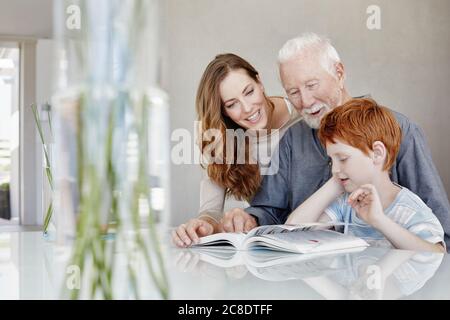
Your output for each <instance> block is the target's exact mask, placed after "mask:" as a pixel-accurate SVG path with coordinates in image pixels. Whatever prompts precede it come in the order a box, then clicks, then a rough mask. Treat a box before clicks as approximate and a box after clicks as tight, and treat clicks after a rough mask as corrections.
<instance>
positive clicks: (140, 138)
mask: <svg viewBox="0 0 450 320" xmlns="http://www.w3.org/2000/svg"><path fill="white" fill-rule="evenodd" d="M54 6H55V7H54V23H55V26H54V30H55V38H56V40H57V46H56V57H57V66H56V68H55V70H56V76H55V79H56V82H55V92H56V94H55V95H54V96H53V99H52V105H53V106H54V111H55V116H54V122H55V125H54V130H55V150H54V155H55V161H54V162H55V164H54V179H55V188H56V190H55V195H54V205H55V216H56V240H57V243H58V244H61V245H70V244H71V243H72V240H75V241H74V243H73V254H72V261H71V266H74V267H75V269H74V270H78V269H76V268H79V270H80V275H81V279H75V280H74V281H75V282H74V283H75V285H74V286H71V285H69V282H70V281H69V280H70V279H68V282H66V283H65V284H64V289H69V290H67V292H68V293H69V294H70V296H71V297H72V298H84V297H87V296H90V297H91V298H106V299H110V298H114V297H115V295H114V290H113V286H114V283H113V282H114V279H115V272H116V269H115V268H114V265H115V262H116V260H117V259H116V253H117V252H121V253H123V255H125V256H126V257H127V263H126V266H127V272H128V275H129V282H130V287H132V288H133V293H134V296H135V297H136V298H139V288H138V287H139V285H138V281H137V279H136V276H137V270H136V268H137V267H136V263H135V260H136V259H134V258H133V257H134V256H136V255H140V256H142V259H143V261H144V262H145V265H146V267H147V270H148V272H149V273H150V275H151V278H152V280H153V281H154V283H155V285H156V288H157V289H158V290H157V291H158V292H159V294H160V297H162V298H167V297H168V284H167V279H166V275H165V268H164V263H163V258H162V256H161V252H160V246H159V240H158V239H159V237H158V235H157V230H156V228H155V224H156V223H157V222H158V221H163V220H165V217H167V214H168V212H167V210H168V207H167V205H168V203H169V202H168V201H167V195H168V168H169V165H168V164H169V162H168V152H169V150H168V146H169V143H168V97H167V95H166V94H165V93H164V92H163V91H162V90H161V89H160V88H159V87H158V86H157V78H158V65H159V58H160V56H159V53H160V50H159V46H158V34H159V30H158V27H159V20H158V19H159V16H160V15H159V2H158V1H157V0H125V1H124V0H96V1H89V0H79V1H55V2H54ZM143 222H144V223H143ZM117 272H118V271H117ZM88 274H89V276H88ZM87 277H89V278H87ZM86 279H88V280H86ZM72 280H73V279H72ZM77 280H79V281H78V282H77ZM77 283H78V284H81V288H79V287H80V286H79V285H78V286H77V285H76V284H77ZM65 291H66V290H65Z"/></svg>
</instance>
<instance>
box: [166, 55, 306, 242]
mask: <svg viewBox="0 0 450 320" xmlns="http://www.w3.org/2000/svg"><path fill="white" fill-rule="evenodd" d="M196 109H197V114H198V120H199V122H200V128H199V137H200V138H201V140H203V141H201V142H199V147H200V149H201V152H202V156H203V158H206V159H208V161H209V164H208V165H206V166H204V168H206V174H207V176H205V177H204V178H203V180H202V181H201V184H200V210H199V215H198V216H197V217H196V218H194V219H191V220H189V221H188V222H187V223H184V224H182V225H180V226H179V227H178V228H177V229H176V230H174V231H173V233H172V240H173V242H174V243H175V244H176V245H177V246H179V247H187V246H190V245H191V244H193V243H195V242H197V241H198V238H199V237H202V236H206V235H210V234H212V233H216V232H220V231H221V226H220V219H221V218H222V215H223V208H224V201H225V198H226V196H233V197H234V198H236V199H238V200H247V201H249V200H250V199H251V198H252V197H253V195H254V194H255V193H256V191H257V190H258V187H259V185H260V183H261V173H262V172H260V169H261V168H260V167H259V166H258V164H257V163H256V162H255V160H254V159H259V158H257V156H256V155H258V151H259V150H260V149H262V148H263V146H264V147H267V144H269V143H270V144H271V146H273V142H274V141H273V140H276V141H275V142H276V143H278V141H279V139H280V138H281V137H282V135H283V134H284V133H285V132H286V130H287V129H288V128H289V127H290V126H291V125H292V124H294V123H296V122H297V121H298V120H299V116H298V114H297V112H296V111H295V110H294V108H293V107H292V105H291V104H290V103H289V101H288V100H287V99H285V98H281V97H267V96H266V95H265V93H264V87H263V85H262V83H261V81H260V78H259V75H258V72H257V71H256V70H255V68H253V67H252V66H251V65H250V64H249V63H248V62H247V61H245V60H244V59H242V58H241V57H239V56H237V55H234V54H230V53H228V54H221V55H218V56H216V58H215V59H214V60H213V61H211V62H210V63H209V65H208V66H207V68H206V70H205V72H204V73H203V76H202V78H201V80H200V84H199V87H198V91H197V99H196ZM211 129H215V131H214V130H211ZM227 129H234V130H237V129H243V130H245V135H246V136H247V139H245V143H244V144H243V145H242V144H241V145H239V143H237V146H236V143H234V141H235V139H234V137H233V139H227V131H226V130H227ZM263 129H265V130H263ZM274 129H278V130H274ZM211 131H212V132H216V133H217V132H218V133H220V135H216V136H215V138H214V139H211V136H210V135H208V134H210V133H211ZM228 132H229V130H228ZM236 132H239V130H237V131H236ZM267 132H268V134H267ZM241 133H242V130H241ZM238 135H239V134H238ZM217 137H218V138H217ZM249 137H255V139H250V138H249ZM227 140H231V141H227ZM211 141H212V142H211ZM255 141H256V142H255ZM227 145H228V148H227ZM230 145H232V149H230V147H229V146H230ZM211 147H214V148H211ZM212 149H214V150H213V151H212ZM233 151H234V152H233ZM239 152H241V154H240V153H239ZM242 159H243V160H244V161H239V160H242Z"/></svg>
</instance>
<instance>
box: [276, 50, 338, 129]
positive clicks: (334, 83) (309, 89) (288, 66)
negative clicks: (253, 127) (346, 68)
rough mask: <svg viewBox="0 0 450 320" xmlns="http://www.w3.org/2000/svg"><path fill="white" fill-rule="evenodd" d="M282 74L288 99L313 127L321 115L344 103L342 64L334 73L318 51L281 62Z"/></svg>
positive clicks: (316, 124)
mask: <svg viewBox="0 0 450 320" xmlns="http://www.w3.org/2000/svg"><path fill="white" fill-rule="evenodd" d="M280 77H281V82H282V83H283V87H284V89H285V90H286V94H287V96H288V98H289V100H290V101H291V102H292V104H293V105H294V106H295V108H296V109H297V111H298V112H299V113H300V115H301V116H302V117H303V118H304V120H305V121H306V123H307V124H308V125H309V126H310V127H311V128H314V129H318V128H319V126H320V120H321V119H322V117H323V116H324V115H325V114H326V113H327V112H328V111H330V110H332V109H333V108H335V107H337V106H339V105H341V104H342V103H343V101H342V100H343V81H344V74H343V68H342V65H339V64H338V65H337V67H336V76H334V75H331V74H330V73H329V72H328V71H327V70H325V69H324V67H323V66H322V65H321V64H320V56H319V54H318V53H317V52H305V53H302V54H301V55H299V56H296V57H294V58H292V59H291V60H289V61H287V62H284V63H282V64H281V65H280Z"/></svg>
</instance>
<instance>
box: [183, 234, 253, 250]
mask: <svg viewBox="0 0 450 320" xmlns="http://www.w3.org/2000/svg"><path fill="white" fill-rule="evenodd" d="M244 239H245V234H244V233H225V232H223V233H216V234H212V235H209V236H206V237H201V238H200V243H199V244H196V245H193V246H192V247H193V248H195V247H202V246H220V247H224V248H226V247H228V248H229V249H230V247H233V249H236V250H241V247H242V244H243V242H244Z"/></svg>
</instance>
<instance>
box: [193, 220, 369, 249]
mask: <svg viewBox="0 0 450 320" xmlns="http://www.w3.org/2000/svg"><path fill="white" fill-rule="evenodd" d="M340 225H342V224H341V223H309V224H302V225H268V226H261V227H258V228H255V229H253V230H251V231H250V232H249V233H247V234H245V233H216V234H212V235H209V236H206V237H201V238H200V242H199V243H198V244H196V245H193V246H192V247H193V248H196V247H212V246H214V247H221V248H231V249H234V250H239V251H241V250H244V251H246V250H253V249H269V250H275V251H286V252H293V253H304V254H306V253H319V252H327V251H339V250H345V249H351V248H358V247H367V246H368V245H369V244H368V243H367V242H365V241H364V240H362V239H360V238H356V237H354V236H350V235H345V234H342V233H340V232H337V231H332V230H329V229H330V228H333V227H337V226H340Z"/></svg>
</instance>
